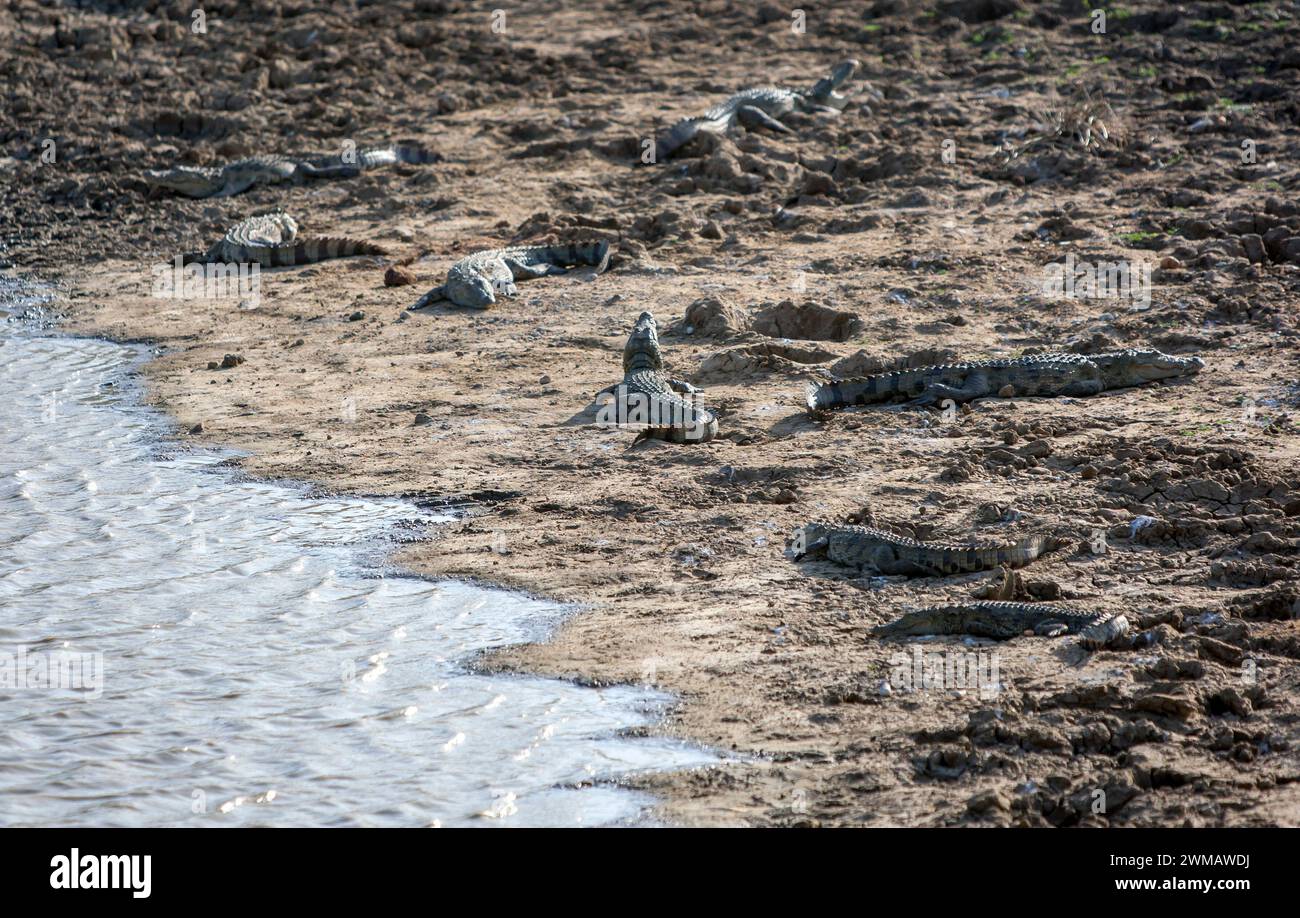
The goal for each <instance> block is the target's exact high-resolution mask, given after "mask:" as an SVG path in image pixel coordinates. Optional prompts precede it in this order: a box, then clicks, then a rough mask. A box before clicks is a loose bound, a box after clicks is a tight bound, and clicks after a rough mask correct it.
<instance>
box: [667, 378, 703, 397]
mask: <svg viewBox="0 0 1300 918" xmlns="http://www.w3.org/2000/svg"><path fill="white" fill-rule="evenodd" d="M666 382H667V383H668V388H670V389H672V390H673V391H674V392H677V393H680V394H681V395H694V394H696V393H697V392H700V391H702V390H701V389H700V388H699V387H698V386H692V385H691V384H690V383H688V382H686V381H685V380H681V379H669V380H666Z"/></svg>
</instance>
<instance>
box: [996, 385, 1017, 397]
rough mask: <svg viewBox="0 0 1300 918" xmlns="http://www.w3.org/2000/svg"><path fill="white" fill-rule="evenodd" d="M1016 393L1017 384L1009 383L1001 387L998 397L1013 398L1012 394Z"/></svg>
mask: <svg viewBox="0 0 1300 918" xmlns="http://www.w3.org/2000/svg"><path fill="white" fill-rule="evenodd" d="M1015 394H1016V387H1015V386H1009V385H1008V386H1003V387H1002V388H1001V389H999V390H998V398H1011V396H1013V395H1015Z"/></svg>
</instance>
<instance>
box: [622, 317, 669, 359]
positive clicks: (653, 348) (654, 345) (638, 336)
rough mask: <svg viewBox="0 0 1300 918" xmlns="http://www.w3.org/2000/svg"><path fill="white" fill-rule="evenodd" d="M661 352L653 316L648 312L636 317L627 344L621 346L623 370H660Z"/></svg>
mask: <svg viewBox="0 0 1300 918" xmlns="http://www.w3.org/2000/svg"><path fill="white" fill-rule="evenodd" d="M663 368H664V358H663V354H661V353H660V352H659V327H658V326H657V325H655V317H654V316H652V315H650V313H648V312H643V313H641V315H640V316H638V317H637V320H636V325H634V326H632V334H631V335H629V336H628V339H627V346H626V347H624V348H623V372H624V373H634V372H637V371H639V370H656V371H658V370H662V369H663Z"/></svg>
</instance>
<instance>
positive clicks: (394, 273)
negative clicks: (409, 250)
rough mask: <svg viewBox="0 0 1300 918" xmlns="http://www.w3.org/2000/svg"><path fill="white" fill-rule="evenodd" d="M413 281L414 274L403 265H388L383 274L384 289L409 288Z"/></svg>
mask: <svg viewBox="0 0 1300 918" xmlns="http://www.w3.org/2000/svg"><path fill="white" fill-rule="evenodd" d="M415 280H416V278H415V272H414V271H412V270H411V269H410V268H408V267H406V266H405V265H389V267H388V270H387V271H385V272H384V286H385V287H409V286H410V285H411V284H414V283H415Z"/></svg>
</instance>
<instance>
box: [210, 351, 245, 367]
mask: <svg viewBox="0 0 1300 918" xmlns="http://www.w3.org/2000/svg"><path fill="white" fill-rule="evenodd" d="M243 362H244V358H243V356H242V355H240V354H227V355H226V356H225V357H222V358H221V365H220V366H219V367H218V369H221V370H229V369H231V368H233V367H237V366H239V365H240V364H241V363H243ZM209 366H210V364H209Z"/></svg>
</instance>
